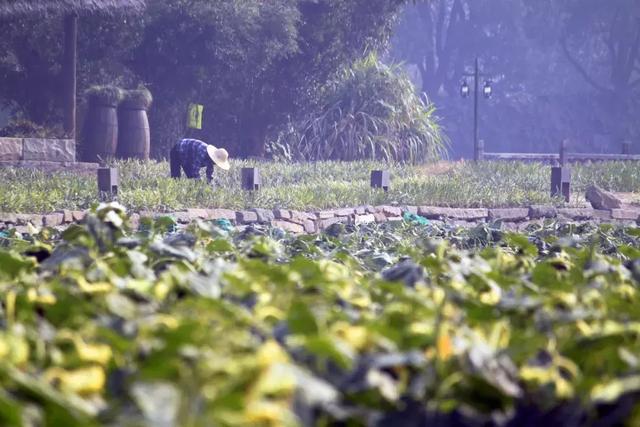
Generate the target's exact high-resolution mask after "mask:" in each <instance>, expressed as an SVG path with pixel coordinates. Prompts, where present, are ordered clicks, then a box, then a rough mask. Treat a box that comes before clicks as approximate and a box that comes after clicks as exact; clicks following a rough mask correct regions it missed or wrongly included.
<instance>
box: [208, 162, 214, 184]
mask: <svg viewBox="0 0 640 427" xmlns="http://www.w3.org/2000/svg"><path fill="white" fill-rule="evenodd" d="M212 176H213V162H212V161H211V160H209V161H208V162H207V183H209V184H211V180H212V179H213V177H212Z"/></svg>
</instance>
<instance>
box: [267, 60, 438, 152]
mask: <svg viewBox="0 0 640 427" xmlns="http://www.w3.org/2000/svg"><path fill="white" fill-rule="evenodd" d="M320 98H321V101H320V102H321V105H320V108H319V110H318V112H317V113H315V114H312V115H311V116H309V117H307V118H306V119H304V120H302V121H301V122H299V123H297V124H292V126H291V128H290V130H289V131H288V132H286V133H283V134H281V135H280V138H278V141H275V142H274V143H272V144H271V147H270V148H271V152H272V153H275V154H276V155H277V154H284V155H286V156H289V157H291V158H293V159H295V160H382V161H397V162H408V163H421V162H425V161H430V160H435V159H438V158H440V157H441V156H442V155H443V153H444V152H445V148H446V138H445V135H444V134H443V132H442V129H441V128H440V126H439V124H438V119H437V117H436V115H435V107H434V105H433V104H431V103H430V102H429V101H428V100H426V99H422V98H421V97H420V96H418V94H417V93H416V90H415V88H414V86H413V84H412V82H411V80H410V79H409V77H408V76H407V75H406V74H405V73H404V72H403V71H402V69H401V68H400V66H399V65H386V64H383V63H382V62H380V60H379V59H378V57H377V56H376V55H375V54H371V55H369V56H367V57H366V58H364V59H362V60H360V61H357V62H356V63H355V64H353V65H352V66H351V67H348V68H345V69H343V70H342V71H341V72H340V73H338V75H337V76H336V77H335V78H334V79H333V80H332V81H330V82H329V83H328V84H327V85H326V86H325V87H324V88H323V89H322V91H321V95H320Z"/></svg>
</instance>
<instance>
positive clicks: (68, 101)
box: [62, 14, 78, 139]
mask: <svg viewBox="0 0 640 427" xmlns="http://www.w3.org/2000/svg"><path fill="white" fill-rule="evenodd" d="M77 40H78V16H77V15H75V14H71V15H67V16H66V17H65V18H64V60H63V67H62V68H63V81H64V95H63V102H62V105H63V109H64V131H65V133H66V134H67V135H68V136H69V137H70V138H72V139H75V137H76V63H77Z"/></svg>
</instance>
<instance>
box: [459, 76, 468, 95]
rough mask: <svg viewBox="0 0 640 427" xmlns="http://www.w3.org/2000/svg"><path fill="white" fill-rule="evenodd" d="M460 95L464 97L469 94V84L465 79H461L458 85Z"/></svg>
mask: <svg viewBox="0 0 640 427" xmlns="http://www.w3.org/2000/svg"><path fill="white" fill-rule="evenodd" d="M460 96H462V97H463V98H466V97H468V96H469V85H468V84H467V81H466V80H463V81H462V86H460Z"/></svg>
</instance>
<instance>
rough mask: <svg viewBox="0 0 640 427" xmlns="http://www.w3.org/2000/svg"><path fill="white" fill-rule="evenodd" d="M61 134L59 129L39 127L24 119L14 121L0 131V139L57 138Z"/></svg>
mask: <svg viewBox="0 0 640 427" xmlns="http://www.w3.org/2000/svg"><path fill="white" fill-rule="evenodd" d="M63 134H64V132H63V131H62V129H60V128H52V127H45V126H41V125H39V124H37V123H34V122H32V121H31V120H27V119H24V118H17V119H14V120H12V121H10V122H9V123H8V124H7V125H6V126H5V127H3V128H2V129H0V137H11V138H59V137H62V136H63Z"/></svg>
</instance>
